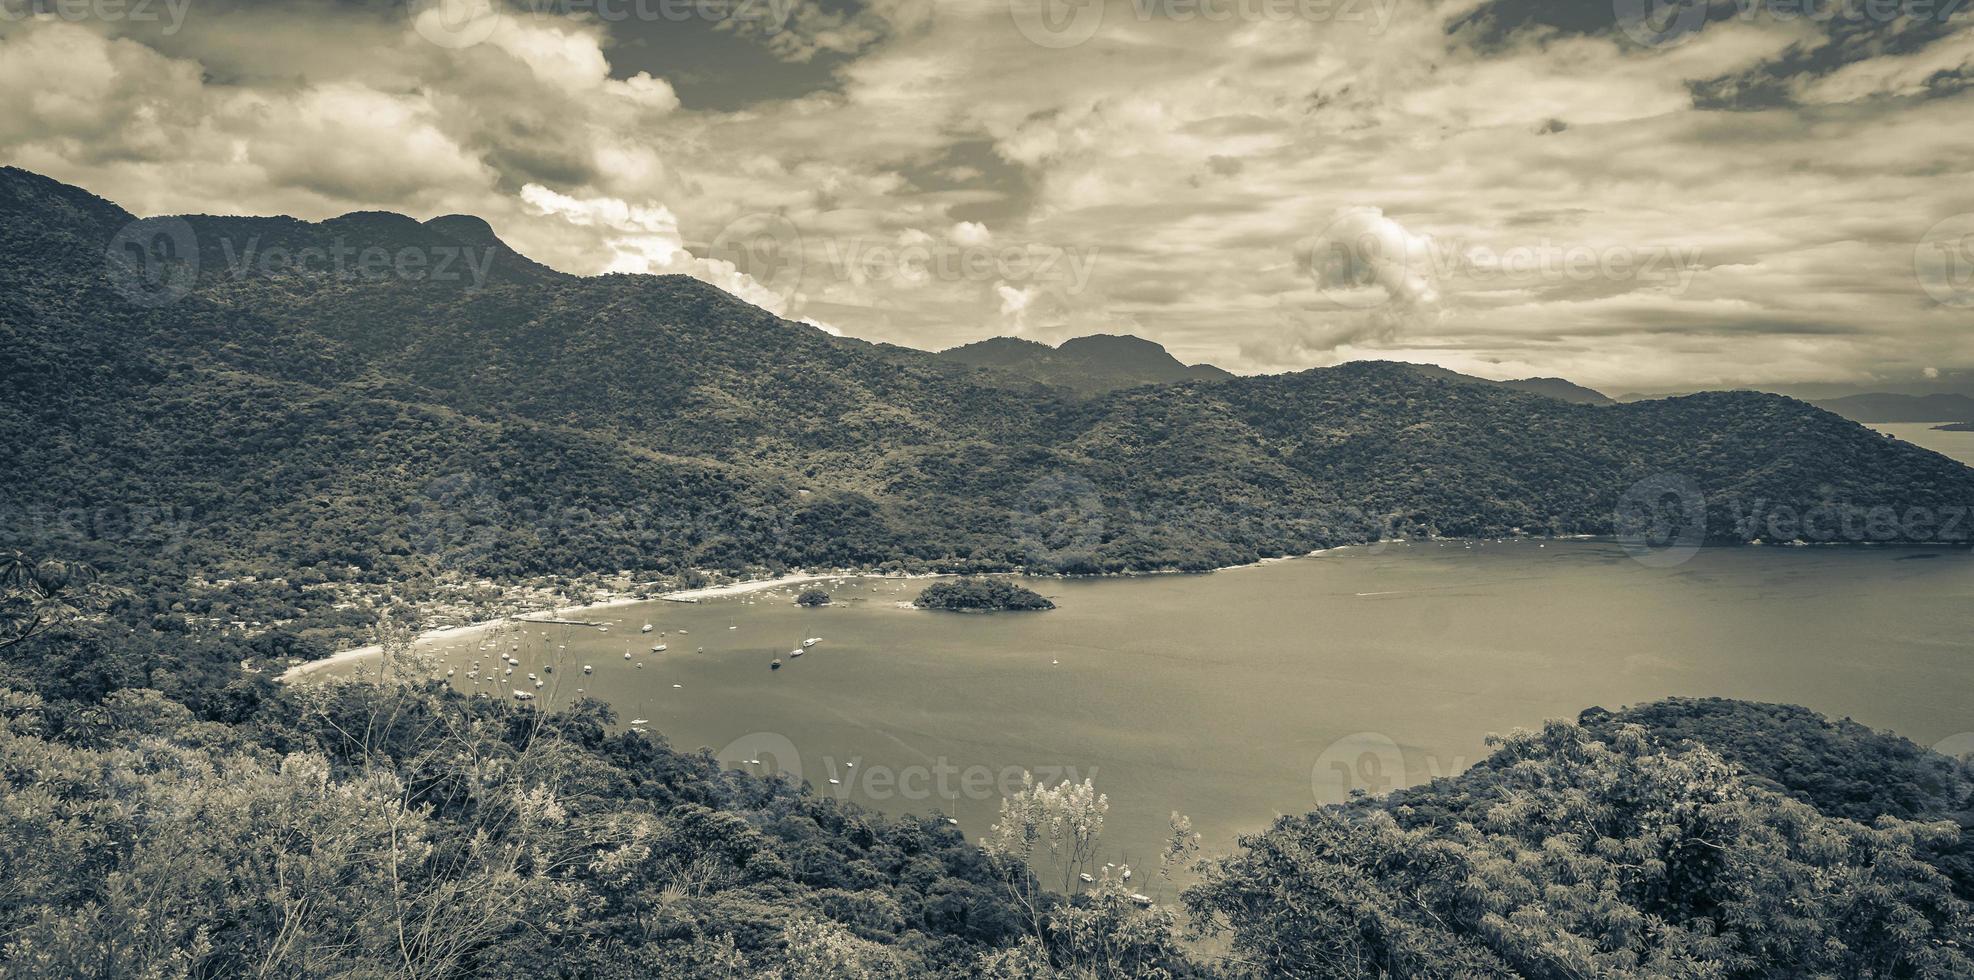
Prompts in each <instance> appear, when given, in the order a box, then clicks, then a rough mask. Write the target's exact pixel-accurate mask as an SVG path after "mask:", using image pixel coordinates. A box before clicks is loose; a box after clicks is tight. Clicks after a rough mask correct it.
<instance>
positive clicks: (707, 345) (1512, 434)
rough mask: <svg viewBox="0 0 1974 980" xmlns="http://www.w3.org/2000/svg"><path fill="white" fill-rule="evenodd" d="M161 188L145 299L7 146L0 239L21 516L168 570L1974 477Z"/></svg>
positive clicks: (1348, 514)
mask: <svg viewBox="0 0 1974 980" xmlns="http://www.w3.org/2000/svg"><path fill="white" fill-rule="evenodd" d="M92 202H95V203H92ZM147 220H149V219H147ZM165 220H167V221H171V220H178V221H182V222H183V224H184V227H186V228H189V229H190V230H191V232H192V234H193V236H194V237H195V239H196V242H195V244H196V254H197V255H198V256H199V257H200V262H199V268H198V270H197V273H198V274H197V277H196V279H195V280H194V281H193V282H191V283H190V284H189V286H188V288H186V290H185V292H184V295H183V296H182V297H179V298H177V299H176V300H175V301H170V302H164V303H132V302H130V301H129V300H128V297H127V296H125V295H123V293H121V292H119V289H118V288H117V284H115V283H113V282H112V281H111V279H112V276H111V275H110V272H109V263H107V262H106V260H105V250H106V249H107V247H108V243H109V242H110V241H111V240H113V239H115V238H116V236H117V234H118V232H119V230H120V226H121V225H125V224H128V223H129V221H128V215H127V214H126V213H124V212H122V211H121V209H117V208H115V206H114V205H110V204H108V202H102V201H101V199H100V198H95V197H93V195H87V193H86V192H84V191H81V190H80V189H75V188H67V187H66V185H59V184H56V183H55V182H52V181H45V179H28V178H23V177H19V176H0V274H4V275H5V276H6V277H7V278H8V281H10V282H12V283H15V284H16V285H17V286H18V287H19V288H15V289H12V290H9V291H7V292H6V293H5V294H4V295H0V341H4V342H5V343H6V345H7V349H8V350H10V351H11V352H13V356H12V357H10V359H9V361H8V363H7V368H6V379H5V380H6V381H7V382H8V384H9V385H10V390H11V391H12V392H14V394H15V397H14V398H13V399H11V400H9V401H8V402H7V403H5V404H0V445H4V446H5V447H6V448H7V450H8V452H9V454H10V456H11V458H12V459H14V460H16V461H18V465H15V466H11V467H9V468H8V469H7V472H6V473H5V474H4V475H0V491H4V496H5V499H6V500H7V501H8V502H9V510H8V513H7V514H5V515H4V516H5V517H6V518H7V527H6V531H7V536H8V538H9V539H11V540H12V541H13V542H14V543H17V544H19V545H24V546H29V547H35V548H41V549H44V550H46V549H50V548H53V549H58V550H59V549H77V550H80V551H82V552H84V554H82V555H80V557H98V556H102V557H105V558H108V559H112V560H120V561H124V562H127V563H132V564H136V565H141V566H143V567H144V568H145V569H147V570H148V571H147V574H151V575H154V576H155V577H156V578H157V579H158V580H163V579H167V578H169V577H171V576H173V575H178V576H183V575H186V574H190V573H192V572H195V571H196V573H197V574H200V575H206V576H209V577H221V576H234V577H237V576H238V575H241V574H254V573H269V572H272V571H276V570H292V569H296V568H312V569H315V570H316V574H330V575H351V574H354V575H361V576H368V577H373V578H379V579H389V578H391V577H394V576H403V575H416V574H423V573H426V572H429V571H432V570H435V569H458V570H462V571H469V572H473V573H479V574H485V573H497V574H544V573H563V572H570V571H582V570H617V569H625V568H649V569H659V570H665V569H678V568H682V567H726V568H741V567H750V566H755V565H761V564H767V565H770V566H773V565H776V564H787V565H809V566H830V567H839V566H848V565H881V564H886V563H891V564H894V565H897V566H899V567H909V568H919V569H930V568H942V569H952V570H1007V569H1016V568H1021V569H1028V570H1033V571H1058V572H1114V571H1126V570H1134V569H1161V568H1178V569H1191V570H1206V569H1210V568H1215V567H1222V566H1227V565H1235V564H1241V563H1243V562H1247V561H1252V560H1255V559H1258V558H1263V557H1275V556H1280V555H1285V554H1299V553H1304V552H1308V551H1312V550H1316V549H1318V548H1322V547H1329V546H1334V545H1338V544H1348V543H1353V542H1359V541H1368V540H1375V539H1377V538H1379V537H1382V536H1391V535H1428V534H1438V535H1448V536H1480V535H1487V536H1496V535H1504V534H1511V533H1529V534H1610V533H1614V532H1615V530H1616V529H1617V525H1616V523H1615V521H1616V519H1617V517H1616V514H1617V508H1618V506H1619V505H1620V503H1621V501H1622V500H1623V499H1624V497H1625V495H1626V494H1627V493H1628V492H1632V490H1633V489H1634V488H1635V487H1637V486H1639V485H1641V481H1647V480H1649V479H1652V478H1655V477H1656V476H1664V475H1672V476H1676V477H1678V478H1679V479H1682V480H1685V481H1688V482H1689V483H1690V484H1691V485H1692V486H1693V487H1694V488H1695V489H1696V491H1698V492H1700V493H1702V494H1703V495H1704V497H1705V500H1706V502H1707V510H1708V512H1707V514H1706V515H1705V532H1706V535H1707V536H1708V537H1710V538H1713V539H1716V540H1722V541H1732V540H1747V539H1748V538H1750V537H1758V536H1764V535H1766V533H1767V532H1766V531H1762V532H1761V533H1751V532H1749V531H1748V530H1747V528H1746V527H1744V526H1742V525H1741V524H1737V522H1736V514H1735V513H1734V512H1733V509H1732V506H1731V505H1733V504H1734V503H1735V502H1737V501H1762V502H1766V504H1767V505H1774V506H1790V507H1796V508H1799V509H1809V508H1812V507H1814V506H1817V505H1818V504H1820V503H1822V502H1825V501H1836V502H1838V503H1843V504H1846V505H1856V506H1860V507H1874V506H1884V507H1899V508H1901V509H1903V508H1909V507H1930V508H1940V507H1948V506H1958V505H1961V504H1965V503H1967V502H1969V501H1974V470H1969V469H1967V468H1966V467H1963V466H1960V465H1959V464H1957V463H1953V462H1952V461H1950V460H1947V459H1945V458H1944V457H1940V456H1938V455H1936V454H1933V453H1928V452H1926V451H1924V450H1920V449H1917V448H1916V447H1911V446H1908V445H1905V444H1903V443H1897V442H1893V441H1890V440H1886V439H1884V438H1882V437H1880V436H1878V435H1876V434H1874V433H1871V432H1869V431H1868V430H1865V429H1864V428H1862V427H1861V426H1857V425H1855V424H1854V423H1851V422H1848V421H1845V420H1843V419H1840V418H1838V417H1836V416H1834V415H1830V414H1828V413H1824V412H1821V411H1820V410H1817V409H1814V408H1812V407H1811V406H1809V405H1807V404H1804V403H1802V402H1798V401H1794V400H1791V399H1786V398H1781V397H1779V396H1772V395H1761V394H1756V393H1728V394H1710V395H1698V396H1691V397H1688V398H1683V399H1668V400H1663V401H1654V402H1643V403H1635V404H1629V405H1617V406H1607V407H1600V406H1588V405H1573V404H1569V403H1566V402H1563V401H1558V400H1556V399H1553V398H1549V397H1544V396H1541V395H1536V394H1530V393H1526V392H1521V391H1516V390H1513V389H1511V388H1509V387H1506V386H1503V385H1500V384H1496V383H1492V382H1485V381H1480V380H1479V379H1473V378H1468V377H1466V376H1464V375H1455V374H1452V373H1451V372H1442V371H1439V369H1430V370H1428V369H1422V368H1420V367H1418V366H1416V365H1399V364H1390V363H1372V362H1354V363H1350V364H1345V365H1340V366H1337V367H1333V368H1318V369H1311V370H1309V371H1303V372H1296V373H1292V374H1284V375H1272V376H1264V377H1250V378H1232V379H1227V380H1214V381H1202V380H1191V381H1181V382H1177V383H1172V384H1162V385H1149V386H1129V387H1121V388H1117V389H1114V390H1110V391H1106V392H1101V393H1096V394H1093V395H1087V396H1086V395H1079V394H1076V393H1073V392H1069V391H1065V390H1062V389H1060V388H1052V387H1049V386H1046V385H1040V384H1035V383H1032V382H1028V381H1025V380H1021V379H1018V378H1016V379H1012V380H1010V378H1009V377H992V378H985V377H982V376H981V372H979V371H977V370H975V369H972V368H969V367H966V366H964V365H957V364H954V363H952V362H951V361H950V360H947V359H943V358H941V357H940V356H939V355H935V354H928V353H925V352H918V351H911V350H909V349H906V348H894V347H885V346H882V345H873V344H869V343H866V342H863V341H855V340H849V339H844V338H836V337H831V336H829V335H827V334H824V333H822V332H821V331H818V330H815V329H814V328H812V327H808V326H805V325H801V324H796V323H791V322H789V321H785V320H782V319H780V318H777V317H775V316H773V315H772V314H769V313H767V312H766V311H763V310H760V309H758V308H756V307H753V306H749V305H747V304H745V303H743V302H741V301H739V300H737V299H735V298H734V297H732V296H731V295H729V294H727V293H725V292H724V291H721V290H719V289H718V288H716V287H714V286H711V285H708V284H706V283H703V282H700V281H698V280H695V279H691V278H688V277H683V276H646V275H630V274H613V275H605V276H596V277H576V276H568V275H564V274H561V273H554V272H552V270H549V271H544V270H543V268H542V267H539V266H537V265H535V264H533V263H532V262H531V261H530V260H526V258H525V257H524V256H520V257H514V256H509V255H507V254H506V251H502V250H499V249H496V250H495V251H494V252H493V253H492V255H491V258H490V259H489V261H488V262H487V264H486V265H485V267H484V268H485V272H484V274H483V275H482V276H481V277H480V278H478V279H473V278H470V277H469V278H459V279H454V280H448V281H435V280H433V279H431V278H430V277H410V276H401V275H398V274H396V273H395V272H392V273H388V274H381V275H379V274H366V273H364V272H363V271H362V270H361V269H358V270H354V271H352V270H350V269H342V270H337V269H334V268H331V267H329V266H327V265H324V264H323V263H320V262H314V263H311V262H297V263H293V264H290V265H279V264H276V265H274V266H273V267H272V268H269V269H267V270H263V269H261V268H259V267H257V266H256V267H249V268H248V269H247V270H246V271H245V272H241V271H239V269H238V266H237V263H236V264H233V265H229V264H228V263H227V262H226V261H225V257H226V256H227V255H229V254H232V255H234V256H235V257H236V258H237V256H238V254H240V253H241V252H242V251H243V250H244V249H245V248H246V246H247V243H248V242H250V241H256V242H257V243H258V247H261V248H265V247H267V246H268V245H269V244H270V243H274V244H279V245H280V246H281V247H283V248H290V249H292V250H295V251H300V250H302V249H309V248H315V249H322V248H326V247H329V246H334V245H337V244H341V245H343V246H348V247H354V248H357V249H359V250H360V249H364V248H373V247H380V248H386V249H397V248H412V249H432V248H453V247H457V246H459V245H460V244H461V243H462V241H463V240H462V239H460V238H458V237H455V235H453V234H441V231H445V230H447V229H448V228H451V227H459V226H461V222H459V221H449V222H446V223H444V224H443V225H442V226H441V227H440V228H439V229H434V228H433V227H431V225H432V223H430V222H428V223H424V224H418V223H416V222H413V223H412V224H410V225H406V224H404V223H402V222H396V221H391V220H388V219H387V220H384V221H374V220H368V219H365V220H358V221H351V222H345V223H343V224H341V225H337V226H335V227H334V228H332V229H330V230H329V231H327V232H325V231H323V224H310V223H306V222H299V221H295V220H294V219H279V218H253V219H232V218H224V217H209V216H192V217H189V218H185V219H165ZM324 224H326V223H324ZM172 227H177V226H172ZM465 227H468V228H471V227H473V226H470V225H469V226H465ZM338 234H342V235H343V238H344V240H342V241H341V242H340V243H339V242H338V241H336V240H335V239H336V235H338ZM488 247H491V246H488ZM209 256H210V257H212V261H208V260H207V259H208V257H209ZM166 278H167V281H170V280H169V277H168V276H167V277H166ZM125 285H127V284H125ZM167 298H169V297H167ZM1103 343H1104V342H1099V343H1098V345H1099V346H1103ZM1127 343H1128V342H1127ZM1139 345H1142V346H1139ZM1132 349H1136V350H1140V351H1147V350H1152V349H1158V348H1157V345H1155V344H1151V343H1150V342H1144V341H1137V342H1135V343H1134V344H1133V347H1132ZM1158 350H1160V351H1161V352H1162V349H1158ZM1167 356H1168V357H1169V355H1167ZM1175 363H1176V362H1175ZM57 434H60V435H59V436H58V435H57ZM65 508H66V509H77V508H79V509H81V510H82V511H83V512H85V513H89V514H111V515H117V514H123V513H124V512H126V511H129V510H131V509H133V508H140V509H148V510H150V511H157V512H163V513H169V514H173V515H177V516H176V517H175V518H174V520H176V521H177V523H178V530H179V533H177V534H176V535H175V538H174V540H175V542H176V543H175V545H174V547H173V548H172V549H170V550H163V551H160V550H157V549H137V551H138V553H137V554H135V555H134V556H132V555H130V554H125V555H124V557H122V558H115V557H114V555H113V554H112V553H113V552H116V551H117V549H115V548H114V547H113V546H114V545H115V544H116V543H117V540H118V539H117V538H116V535H115V534H113V533H107V532H92V533H90V534H80V535H74V534H70V535H64V534H57V533H53V531H51V526H53V527H54V529H55V530H60V526H59V525H58V524H57V525H51V524H50V522H49V521H48V520H46V519H45V517H37V516H36V515H48V514H58V513H62V512H63V511H64V509H65ZM103 523H109V524H114V523H115V521H110V520H107V519H106V520H105V521H104V522H103ZM123 550H124V551H125V552H129V551H130V549H123ZM350 568H354V569H357V571H355V572H350V571H347V569H350Z"/></svg>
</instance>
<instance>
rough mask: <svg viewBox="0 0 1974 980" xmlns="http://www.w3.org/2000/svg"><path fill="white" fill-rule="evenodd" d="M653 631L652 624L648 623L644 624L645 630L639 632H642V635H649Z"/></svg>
mask: <svg viewBox="0 0 1974 980" xmlns="http://www.w3.org/2000/svg"><path fill="white" fill-rule="evenodd" d="M651 630H652V626H651V624H650V623H646V624H644V628H643V629H641V630H638V632H640V633H649V632H651Z"/></svg>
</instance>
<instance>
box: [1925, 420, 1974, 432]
mask: <svg viewBox="0 0 1974 980" xmlns="http://www.w3.org/2000/svg"><path fill="white" fill-rule="evenodd" d="M1933 431H1934V432H1974V422H1948V423H1947V424H1945V425H1936V426H1934V427H1933Z"/></svg>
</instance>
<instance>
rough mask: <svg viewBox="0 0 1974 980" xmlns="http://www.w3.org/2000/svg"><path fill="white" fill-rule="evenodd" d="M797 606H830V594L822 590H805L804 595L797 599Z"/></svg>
mask: <svg viewBox="0 0 1974 980" xmlns="http://www.w3.org/2000/svg"><path fill="white" fill-rule="evenodd" d="M795 604H796V605H798V606H827V605H829V593H827V592H824V591H823V590H821V589H803V590H802V594H801V595H798V596H796V597H795Z"/></svg>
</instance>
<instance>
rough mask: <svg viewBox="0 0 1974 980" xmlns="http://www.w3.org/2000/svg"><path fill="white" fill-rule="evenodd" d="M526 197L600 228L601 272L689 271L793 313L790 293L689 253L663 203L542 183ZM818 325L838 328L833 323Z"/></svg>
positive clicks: (552, 213)
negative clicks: (574, 192) (565, 190)
mask: <svg viewBox="0 0 1974 980" xmlns="http://www.w3.org/2000/svg"><path fill="white" fill-rule="evenodd" d="M521 200H522V201H523V202H525V203H526V204H527V205H528V207H529V208H531V209H533V210H534V211H535V212H536V213H538V214H540V215H543V216H547V217H551V218H555V219H559V220H561V221H563V222H566V223H567V224H570V225H573V226H576V227H579V228H587V229H597V230H599V231H601V232H602V233H603V234H602V236H601V244H602V246H603V248H605V249H607V250H608V255H609V259H608V261H607V262H606V263H605V264H604V265H603V268H602V269H600V270H598V271H601V272H629V273H649V274H654V275H669V274H679V275H688V276H691V277H693V278H694V279H698V280H700V281H702V282H707V283H711V284H713V285H715V286H718V287H720V288H721V289H724V290H726V291H727V292H729V293H732V294H733V295H735V296H738V297H740V298H741V299H743V300H746V301H747V302H749V303H752V304H754V305H755V306H758V307H760V308H762V309H764V310H767V311H768V312H770V313H774V314H777V315H786V314H788V313H789V312H790V309H789V297H788V296H786V295H784V294H783V293H780V292H777V291H776V290H774V289H771V288H769V287H768V286H766V285H763V284H762V283H760V282H759V281H757V280H756V279H755V278H754V277H753V276H751V275H748V274H747V273H745V272H742V271H740V270H739V268H738V267H737V266H735V264H734V263H733V262H731V261H729V260H725V259H720V258H712V257H701V256H697V255H694V254H693V253H692V252H691V251H689V250H688V249H687V248H686V247H685V241H684V239H683V238H681V237H680V235H679V225H678V219H677V218H675V217H673V216H672V212H671V211H670V210H668V209H666V208H665V207H664V206H662V205H658V204H630V203H627V202H625V201H621V200H618V199H617V198H611V197H592V198H577V197H572V196H570V195H567V194H560V193H557V192H555V191H553V190H550V189H548V188H546V187H543V186H541V185H539V184H529V185H527V186H525V187H523V188H521ZM805 322H808V321H805ZM813 325H814V326H817V327H819V328H821V329H824V330H826V331H829V332H832V333H834V332H835V329H834V328H832V327H825V326H823V325H822V324H813Z"/></svg>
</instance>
